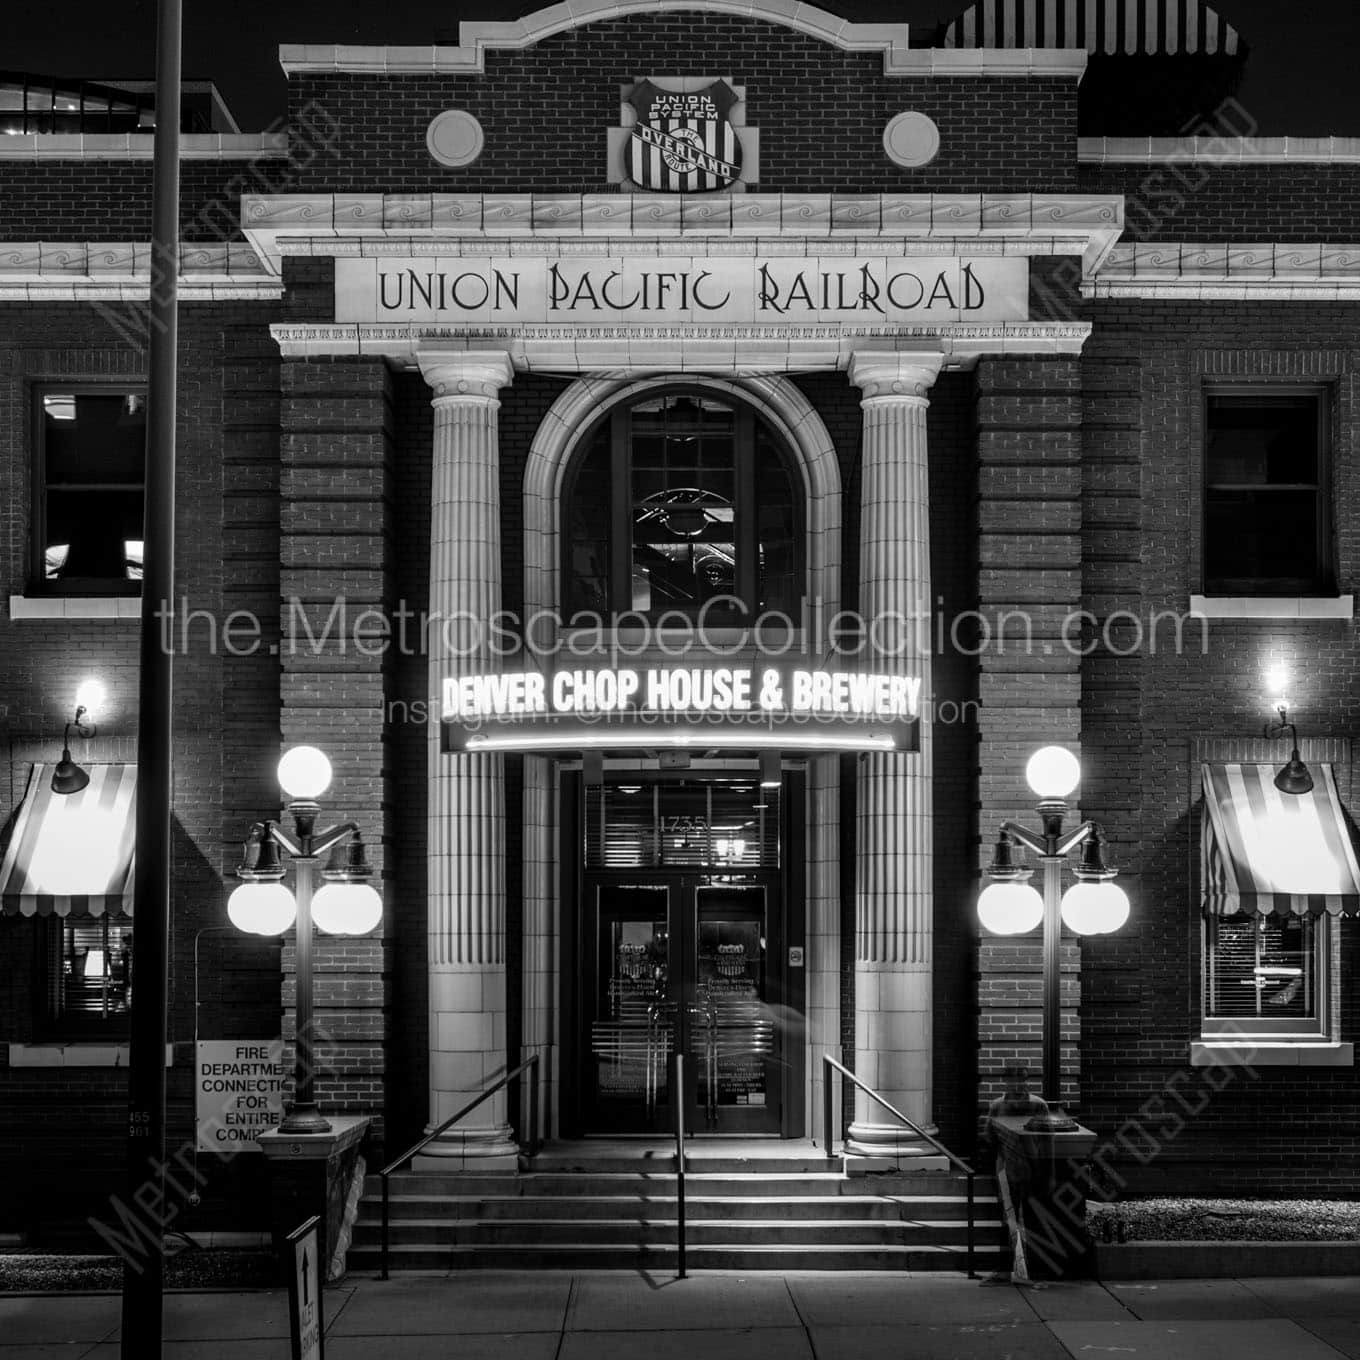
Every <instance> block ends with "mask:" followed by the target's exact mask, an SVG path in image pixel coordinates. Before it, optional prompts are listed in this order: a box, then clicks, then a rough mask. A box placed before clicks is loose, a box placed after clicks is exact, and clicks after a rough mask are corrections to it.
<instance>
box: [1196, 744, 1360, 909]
mask: <svg viewBox="0 0 1360 1360" xmlns="http://www.w3.org/2000/svg"><path fill="white" fill-rule="evenodd" d="M1279 768H1280V767H1279V766H1278V765H1204V766H1202V767H1201V777H1202V782H1203V788H1204V821H1203V830H1204V835H1203V837H1202V839H1201V842H1200V869H1201V871H1202V872H1201V879H1200V881H1201V884H1202V894H1203V902H1204V914H1205V915H1206V916H1231V915H1233V914H1234V913H1235V912H1239V911H1240V912H1247V913H1252V912H1255V913H1258V914H1259V915H1262V916H1269V915H1272V914H1277V915H1289V914H1291V913H1292V914H1293V915H1295V916H1309V915H1311V916H1320V915H1322V913H1323V912H1328V913H1330V914H1331V915H1333V916H1342V915H1348V916H1355V915H1360V869H1357V867H1356V862H1355V850H1354V847H1353V846H1352V845H1351V837H1350V831H1349V829H1348V828H1347V826H1346V817H1345V814H1344V813H1343V812H1342V810H1341V800H1340V799H1339V798H1338V797H1337V792H1336V780H1335V778H1334V777H1333V775H1332V767H1331V766H1330V765H1310V766H1309V769H1310V771H1311V772H1312V775H1313V781H1314V783H1313V790H1312V792H1311V793H1305V794H1300V795H1297V796H1296V795H1293V794H1288V793H1281V792H1280V791H1279V789H1277V788H1276V787H1275V783H1274V780H1275V776H1276V774H1277V773H1278V772H1279Z"/></svg>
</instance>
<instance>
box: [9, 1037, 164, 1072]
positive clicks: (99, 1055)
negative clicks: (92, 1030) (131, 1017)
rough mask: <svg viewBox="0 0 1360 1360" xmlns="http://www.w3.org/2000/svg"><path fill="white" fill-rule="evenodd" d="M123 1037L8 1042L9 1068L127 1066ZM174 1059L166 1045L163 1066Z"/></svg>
mask: <svg viewBox="0 0 1360 1360" xmlns="http://www.w3.org/2000/svg"><path fill="white" fill-rule="evenodd" d="M128 1047H129V1046H128V1044H127V1042H126V1041H125V1040H116V1039H115V1040H103V1041H99V1040H86V1041H84V1042H83V1043H69V1044H62V1043H50V1044H10V1046H9V1065H10V1066H11V1067H126V1066H127V1065H128ZM173 1062H174V1047H173V1045H171V1044H166V1046H165V1065H166V1066H167V1067H170V1066H171V1065H172V1064H173Z"/></svg>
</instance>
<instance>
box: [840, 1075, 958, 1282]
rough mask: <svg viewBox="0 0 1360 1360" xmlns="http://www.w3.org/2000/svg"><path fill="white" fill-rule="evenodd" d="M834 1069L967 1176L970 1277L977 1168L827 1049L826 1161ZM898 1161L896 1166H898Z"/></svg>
mask: <svg viewBox="0 0 1360 1360" xmlns="http://www.w3.org/2000/svg"><path fill="white" fill-rule="evenodd" d="M833 1068H834V1069H835V1070H836V1071H837V1072H839V1073H840V1074H841V1076H843V1077H848V1078H849V1079H850V1080H851V1081H852V1082H854V1084H855V1085H856V1086H857V1087H859V1089H860V1090H861V1091H863V1092H864V1094H865V1095H866V1096H868V1097H869V1099H870V1100H872V1101H874V1102H875V1103H877V1104H878V1105H881V1106H882V1107H883V1108H884V1109H885V1110H887V1111H888V1113H889V1114H891V1115H892V1116H893V1117H894V1118H896V1119H900V1120H901V1121H902V1123H904V1124H905V1125H906V1126H907V1128H909V1129H910V1130H911V1131H912V1132H913V1133H914V1134H915V1135H916V1136H917V1137H918V1138H920V1139H922V1141H924V1142H927V1143H929V1144H930V1146H931V1147H933V1148H934V1149H935V1151H936V1152H938V1153H939V1154H940V1155H941V1156H942V1157H945V1158H947V1159H948V1160H949V1162H950V1164H951V1165H952V1166H956V1167H957V1168H958V1169H959V1170H960V1171H962V1172H963V1174H964V1175H965V1176H966V1177H967V1178H968V1275H969V1278H970V1279H971V1278H972V1277H973V1275H974V1274H976V1271H975V1268H974V1265H975V1262H974V1250H973V1217H974V1214H973V1209H974V1179H975V1177H976V1176H977V1172H976V1171H974V1170H973V1168H972V1167H971V1166H969V1164H968V1163H967V1162H965V1161H964V1160H963V1158H962V1157H959V1156H957V1155H956V1154H955V1153H953V1152H951V1151H950V1150H949V1149H948V1148H947V1147H945V1145H944V1144H943V1143H942V1142H940V1140H939V1139H938V1138H936V1137H935V1136H934V1135H933V1134H930V1133H927V1132H926V1131H925V1129H923V1128H922V1127H921V1126H920V1125H919V1124H918V1123H916V1121H915V1120H913V1119H909V1118H908V1117H907V1116H906V1115H904V1114H903V1113H902V1111H901V1110H899V1109H898V1108H897V1106H896V1105H893V1104H891V1103H890V1102H889V1101H887V1100H885V1099H884V1098H883V1097H882V1096H881V1095H879V1093H878V1092H877V1091H875V1090H874V1088H873V1087H872V1086H870V1085H869V1084H868V1082H865V1081H861V1080H860V1079H859V1077H857V1076H856V1075H855V1074H854V1073H853V1072H852V1071H851V1070H850V1069H849V1068H848V1067H846V1066H845V1065H844V1064H843V1063H839V1062H837V1061H836V1059H835V1058H833V1057H832V1056H831V1054H829V1053H823V1054H822V1136H823V1141H824V1144H825V1147H826V1159H827V1161H834V1160H835V1157H836V1136H835V1133H834V1132H833V1130H834V1129H835V1127H836V1125H835V1122H834V1115H835V1108H834V1105H835V1083H834V1082H833V1081H832V1080H831V1072H832V1069H833ZM900 1165H901V1164H900V1162H899V1168H900Z"/></svg>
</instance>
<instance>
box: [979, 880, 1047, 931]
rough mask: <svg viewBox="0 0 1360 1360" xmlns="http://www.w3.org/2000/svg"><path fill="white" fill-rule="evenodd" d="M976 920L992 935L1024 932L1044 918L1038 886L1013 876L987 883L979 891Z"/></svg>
mask: <svg viewBox="0 0 1360 1360" xmlns="http://www.w3.org/2000/svg"><path fill="white" fill-rule="evenodd" d="M977 910H978V920H979V921H981V922H982V924H983V927H984V928H985V929H987V930H989V931H991V933H992V934H993V935H1023V934H1024V933H1025V932H1026V931H1028V930H1033V929H1034V927H1035V926H1037V925H1038V924H1039V922H1040V921H1042V920H1043V919H1044V899H1043V898H1042V897H1040V896H1039V892H1038V889H1036V888H1031V887H1030V885H1029V884H1028V883H1021V882H1018V881H1016V880H1014V879H1012V880H1008V881H1006V882H1002V883H989V884H988V885H987V886H986V887H985V888H983V890H982V891H981V893H979V894H978V905H977Z"/></svg>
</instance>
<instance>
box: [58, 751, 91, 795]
mask: <svg viewBox="0 0 1360 1360" xmlns="http://www.w3.org/2000/svg"><path fill="white" fill-rule="evenodd" d="M89 782H90V776H89V774H88V773H86V771H84V770H82V769H81V768H80V766H79V765H77V764H76V763H75V761H74V760H72V759H71V752H70V749H69V748H66V749H63V751H62V753H61V759H60V760H59V761H57V765H56V768H55V769H54V770H53V771H52V792H53V793H60V794H63V795H65V794H71V793H79V792H80V791H81V789H83V788H84V787H85V786H86V785H87V784H88V783H89Z"/></svg>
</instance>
